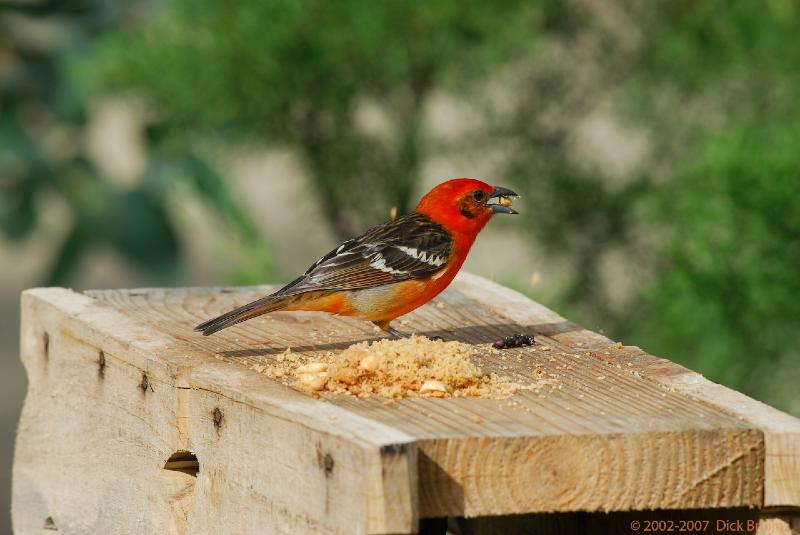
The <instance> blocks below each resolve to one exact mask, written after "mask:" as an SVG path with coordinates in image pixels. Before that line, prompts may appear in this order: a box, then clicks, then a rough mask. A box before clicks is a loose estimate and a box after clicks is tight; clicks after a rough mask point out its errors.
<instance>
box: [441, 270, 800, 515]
mask: <svg viewBox="0 0 800 535" xmlns="http://www.w3.org/2000/svg"><path fill="white" fill-rule="evenodd" d="M455 287H456V288H458V291H459V292H460V293H462V294H464V295H465V296H468V297H471V298H473V299H485V297H486V295H488V294H491V295H493V296H494V298H493V299H492V300H491V301H490V302H488V306H489V307H490V308H491V309H492V311H493V312H494V313H496V314H497V315H498V316H501V317H505V318H508V320H509V321H512V322H515V323H519V324H521V325H526V326H529V327H530V328H531V329H533V330H535V331H537V332H541V333H543V334H547V335H548V336H550V337H551V338H553V339H555V340H558V341H559V342H560V343H561V344H563V345H565V346H567V347H569V348H572V349H584V350H589V351H588V354H589V355H591V356H592V357H593V358H595V359H598V360H600V361H602V362H607V363H609V364H612V365H615V366H616V365H618V364H624V365H627V363H631V364H632V366H631V369H632V370H634V371H636V372H637V373H639V374H640V375H641V376H642V377H645V378H646V379H647V380H650V381H655V382H658V383H660V384H663V385H665V386H667V387H669V388H670V390H674V391H676V392H679V393H681V394H686V395H688V396H690V397H691V399H694V400H699V401H702V402H703V403H706V404H709V405H711V406H713V407H716V408H719V409H720V410H722V411H725V412H727V413H729V414H731V415H734V416H735V417H736V418H738V419H740V420H741V421H743V422H747V423H748V424H750V425H752V426H753V427H755V428H757V429H759V430H761V431H762V432H763V434H764V445H765V460H764V506H765V507H800V419H797V418H795V417H793V416H790V415H788V414H786V413H784V412H781V411H779V410H777V409H775V408H773V407H770V406H769V405H766V404H764V403H761V402H759V401H757V400H754V399H752V398H749V397H747V396H745V395H744V394H741V393H740V392H736V391H735V390H731V389H729V388H726V387H724V386H722V385H719V384H716V383H713V382H712V381H709V380H708V379H706V378H705V377H703V376H702V375H700V374H699V373H697V372H694V371H692V370H689V369H687V368H684V367H683V366H680V365H678V364H675V363H674V362H670V361H669V360H666V359H662V358H657V357H653V356H652V355H649V354H647V353H645V352H644V351H642V350H641V349H640V348H638V347H634V346H628V347H625V348H624V349H623V350H621V351H620V350H611V349H610V348H609V346H610V345H611V344H612V342H611V340H609V339H607V338H605V337H604V336H602V335H600V334H597V333H594V332H591V331H588V330H586V329H583V328H582V327H580V326H578V325H575V324H573V323H571V322H569V321H567V320H565V319H564V318H563V317H561V316H559V315H558V314H556V313H555V312H553V311H551V310H549V309H547V308H545V307H543V306H541V305H539V304H537V303H534V302H533V301H531V300H529V299H528V298H526V297H525V296H523V295H521V294H519V293H517V292H515V291H513V290H510V289H508V288H505V287H503V286H500V285H497V284H494V283H488V282H487V281H486V280H485V279H483V278H480V277H476V276H474V275H470V274H463V275H462V276H460V277H459V278H458V279H457V280H456V282H455Z"/></svg>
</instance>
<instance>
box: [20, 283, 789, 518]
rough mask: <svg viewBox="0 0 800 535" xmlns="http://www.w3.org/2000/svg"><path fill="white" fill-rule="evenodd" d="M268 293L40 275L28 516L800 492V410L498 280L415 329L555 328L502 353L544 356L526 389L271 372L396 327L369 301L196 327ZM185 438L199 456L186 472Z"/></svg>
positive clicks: (426, 510) (316, 512)
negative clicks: (432, 390)
mask: <svg viewBox="0 0 800 535" xmlns="http://www.w3.org/2000/svg"><path fill="white" fill-rule="evenodd" d="M264 291H265V288H261V289H254V288H249V289H199V288H198V289H174V290H158V289H153V290H135V291H134V290H132V291H100V292H90V293H88V295H83V294H77V293H74V292H71V291H68V290H63V289H37V290H31V291H28V292H26V293H25V294H24V296H23V324H22V348H21V351H22V359H23V362H24V363H25V366H26V370H27V372H28V376H29V380H30V387H29V393H28V397H27V399H26V404H25V409H24V411H23V415H22V419H21V422H20V429H19V435H18V441H17V453H16V458H15V465H14V483H13V485H14V489H13V495H14V497H13V507H12V509H13V510H12V513H13V520H14V526H15V529H16V530H17V533H40V532H42V529H43V527H44V525H45V523H46V522H47V521H48V519H49V522H52V523H53V524H54V525H55V527H57V528H58V529H59V530H60V531H62V532H68V533H87V532H96V533H101V532H119V526H121V525H124V526H126V528H127V529H128V531H127V532H129V533H155V532H159V533H184V532H188V533H222V532H225V533H254V532H270V533H411V532H414V531H415V530H416V527H417V522H418V519H419V518H420V517H437V516H490V515H491V516H494V515H505V514H514V513H534V512H559V511H562V512H568V511H630V510H648V509H688V508H731V507H758V508H760V507H764V506H782V507H800V421H798V420H797V419H795V418H792V417H791V416H788V415H786V414H783V413H781V412H779V411H777V410H775V409H772V408H770V407H767V406H765V405H763V404H761V403H758V402H756V401H754V400H751V399H749V398H747V397H745V396H743V395H741V394H738V393H736V392H733V391H730V390H728V389H726V388H724V387H721V386H719V385H715V384H713V383H710V382H709V381H707V380H705V379H703V378H702V377H701V376H699V375H698V374H695V373H693V372H691V371H689V370H686V369H685V368H681V367H680V366H677V365H675V364H673V363H670V362H669V361H666V360H663V359H658V358H655V357H652V356H649V355H647V354H646V353H644V352H642V351H641V350H639V349H638V348H634V347H625V348H623V349H617V348H616V347H615V345H614V343H613V342H612V341H610V340H608V339H606V338H605V337H602V336H600V335H597V334H595V333H592V332H589V331H586V330H583V329H581V328H579V327H577V326H575V325H573V324H571V323H569V322H567V321H565V320H564V319H563V318H561V317H560V316H558V315H557V314H555V313H553V312H551V311H550V310H548V309H546V308H544V307H542V306H540V305H538V304H536V303H534V302H532V301H530V300H528V299H526V298H525V297H523V296H521V295H520V294H517V293H516V292H513V291H511V290H508V289H506V288H503V287H501V286H498V285H496V284H493V283H491V282H489V281H486V280H485V279H481V278H478V277H475V276H472V275H466V274H465V275H462V276H459V278H458V279H457V280H456V282H455V283H454V284H453V286H452V287H451V289H449V290H447V291H446V292H445V293H444V294H443V295H442V296H441V297H440V298H439V299H437V302H436V303H433V304H430V305H427V306H425V307H423V308H421V309H419V310H417V311H415V312H414V313H412V314H410V315H409V316H408V317H407V319H408V323H407V324H405V325H398V327H400V328H401V329H404V330H406V331H411V330H415V331H418V332H421V333H425V334H438V335H441V336H443V337H444V338H445V339H457V340H461V341H466V342H470V343H474V344H488V343H489V342H491V341H493V340H495V339H496V338H498V337H500V336H502V335H506V334H509V333H511V332H519V331H526V332H534V333H536V334H537V335H538V336H537V343H536V344H535V345H534V346H533V347H529V348H519V349H513V350H508V351H505V352H503V353H502V354H501V355H500V356H496V355H492V354H491V353H490V352H489V351H488V350H486V351H485V355H482V358H483V362H485V363H487V364H488V367H489V368H490V369H491V370H492V371H495V372H497V373H500V374H505V375H510V376H512V377H515V378H517V379H518V380H522V379H523V378H524V379H525V380H527V381H531V380H532V379H531V372H532V368H533V366H535V365H536V366H539V367H540V368H541V369H542V370H543V371H544V373H545V377H546V378H547V379H548V381H547V382H546V384H545V385H544V386H543V387H542V388H538V389H537V390H533V391H527V392H522V393H519V394H517V395H515V396H514V398H512V399H511V400H507V401H498V400H487V399H464V398H456V399H421V398H411V399H405V400H400V401H392V402H387V400H384V399H378V398H370V399H353V398H351V397H347V396H336V395H325V396H324V397H323V399H321V400H318V399H313V398H311V397H308V396H306V395H304V394H301V393H298V392H296V391H294V390H292V389H290V388H288V387H286V386H284V385H281V384H278V383H276V382H275V381H273V380H271V379H269V378H267V377H266V376H264V375H261V374H259V373H257V372H255V371H253V369H252V368H253V367H256V366H259V365H264V364H265V363H269V362H270V361H271V359H274V358H276V357H277V355H279V354H280V353H282V352H283V351H284V349H285V348H286V347H287V346H288V347H291V348H292V350H293V351H294V352H301V353H305V354H308V355H315V354H319V353H321V352H327V351H337V350H340V349H343V348H345V347H347V346H348V345H350V344H351V343H353V342H356V341H361V340H370V339H375V338H377V337H378V336H380V335H378V334H376V333H375V332H374V331H373V329H372V326H371V325H370V324H366V323H363V322H360V321H357V320H353V319H349V318H338V317H333V316H328V315H325V314H316V313H302V312H286V313H275V314H272V315H269V316H266V317H264V318H259V319H256V320H253V321H250V322H246V323H244V324H241V325H239V326H236V327H234V328H231V329H229V330H227V331H223V332H222V333H220V334H219V335H217V336H213V337H208V338H205V337H202V336H201V335H199V334H197V333H194V332H192V327H193V326H194V325H195V324H197V323H198V322H200V321H201V320H204V319H207V318H208V317H211V316H212V315H214V314H217V313H219V312H221V311H223V310H226V309H228V308H230V307H233V306H234V305H238V304H242V303H244V302H246V301H248V300H250V299H252V298H253V297H254V296H256V295H260V294H262V293H263V292H264ZM478 347H479V348H488V345H483V346H481V345H479V346H478ZM476 422H478V423H476ZM178 452H193V453H194V454H196V456H197V460H198V461H199V472H197V473H193V471H192V470H190V469H184V470H166V469H164V466H165V464H167V463H168V460H169V459H170V458H171V457H172V456H173V455H174V454H176V453H178ZM174 459H179V461H173V462H172V464H170V465H169V466H171V467H175V466H184V465H182V464H180V463H181V462H183V461H180V459H183V457H181V455H178V456H177V457H174Z"/></svg>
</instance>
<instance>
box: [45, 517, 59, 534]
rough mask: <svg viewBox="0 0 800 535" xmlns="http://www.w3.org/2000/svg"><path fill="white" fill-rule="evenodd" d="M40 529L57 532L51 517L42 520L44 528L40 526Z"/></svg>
mask: <svg viewBox="0 0 800 535" xmlns="http://www.w3.org/2000/svg"><path fill="white" fill-rule="evenodd" d="M42 529H46V530H49V531H58V526H56V523H55V521H54V520H53V517H52V516H48V517H47V518H45V519H44V526H42Z"/></svg>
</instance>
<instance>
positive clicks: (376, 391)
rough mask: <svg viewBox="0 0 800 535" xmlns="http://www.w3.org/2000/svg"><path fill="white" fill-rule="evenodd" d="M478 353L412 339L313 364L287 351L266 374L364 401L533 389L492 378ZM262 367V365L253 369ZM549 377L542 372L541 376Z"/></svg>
mask: <svg viewBox="0 0 800 535" xmlns="http://www.w3.org/2000/svg"><path fill="white" fill-rule="evenodd" d="M473 356H474V348H473V346H471V345H469V344H464V343H461V342H444V341H441V340H435V341H434V340H429V339H428V338H426V337H423V336H412V337H410V338H405V339H402V340H389V339H383V340H378V341H375V342H371V343H370V342H360V343H357V344H353V345H351V346H350V347H348V348H347V349H345V350H344V351H342V352H341V353H338V354H334V353H330V352H329V353H327V354H326V355H323V356H322V357H321V358H320V360H319V361H315V362H309V361H308V359H307V358H306V357H305V356H303V355H294V354H292V353H291V352H290V351H288V350H287V351H286V352H284V353H282V354H281V355H278V357H277V358H276V359H275V360H276V361H277V362H276V363H275V365H273V366H264V367H263V370H257V371H261V372H262V373H265V374H266V375H269V376H271V377H273V378H275V379H285V380H286V381H287V382H288V380H290V379H294V381H293V382H292V383H291V384H292V386H294V387H295V388H297V389H298V390H301V391H304V392H308V393H312V394H315V393H321V392H324V391H327V392H333V393H339V394H347V395H353V396H356V397H359V398H365V397H369V396H379V397H384V398H404V397H408V396H422V397H440V398H444V397H484V398H492V399H505V398H508V397H510V396H511V395H513V394H514V393H515V392H516V391H517V390H520V389H522V388H529V386H523V385H518V384H516V383H514V382H512V381H511V379H509V378H507V377H501V376H498V375H496V374H489V373H487V372H485V371H484V370H483V368H481V367H480V366H479V365H478V364H476V363H475V361H474V359H473ZM256 367H258V368H261V366H260V365H257V366H254V367H253V369H255V368H256ZM543 376H544V372H541V377H543Z"/></svg>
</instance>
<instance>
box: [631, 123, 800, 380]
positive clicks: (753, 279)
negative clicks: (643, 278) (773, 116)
mask: <svg viewBox="0 0 800 535" xmlns="http://www.w3.org/2000/svg"><path fill="white" fill-rule="evenodd" d="M797 125H798V123H797V122H794V121H792V122H791V123H790V124H788V125H787V124H776V125H772V126H766V127H763V126H762V127H758V126H753V127H749V128H739V129H736V130H733V131H731V132H728V133H727V134H726V135H724V136H723V137H721V138H720V139H717V140H714V141H713V142H711V143H710V144H709V146H708V148H707V149H705V151H704V152H703V154H702V155H701V156H700V157H699V158H698V160H697V161H696V162H695V163H693V164H692V165H691V166H690V167H689V168H688V169H686V171H684V172H683V174H682V175H681V176H680V177H679V178H678V179H677V180H676V182H675V183H673V184H670V185H669V186H668V188H665V190H669V191H664V192H663V193H662V197H661V200H662V202H663V206H662V210H661V212H660V216H661V219H659V221H671V222H672V226H671V227H672V228H671V235H670V236H669V238H668V239H667V240H666V259H667V260H668V261H669V263H670V267H669V269H668V271H667V272H666V273H665V274H664V276H663V278H662V279H660V280H659V281H658V282H657V283H656V285H655V286H654V288H653V292H652V294H651V296H650V297H651V303H652V306H653V307H654V312H655V314H654V315H653V316H651V317H650V324H649V325H648V328H647V336H646V337H644V336H643V337H642V338H643V339H645V338H646V339H647V340H648V344H650V345H652V344H657V343H658V344H661V345H663V347H664V349H665V350H668V351H669V352H670V353H669V354H670V355H674V356H676V357H680V358H683V359H685V360H687V361H690V362H693V363H696V364H697V365H699V366H700V367H701V368H703V369H705V370H709V371H710V372H711V373H712V374H714V376H715V377H716V378H718V379H720V380H722V381H724V382H726V383H728V384H733V385H734V386H739V387H741V386H748V383H747V381H748V377H749V374H748V370H752V367H753V365H754V362H753V359H759V360H762V359H766V362H769V361H772V362H774V361H775V360H776V359H777V358H779V357H780V356H782V355H784V354H788V353H790V352H796V349H795V348H796V347H797V345H798V342H800V330H798V318H800V300H798V299H797V296H798V295H800V275H799V274H798V266H800V240H798V236H800V179H798V177H800V157H798V149H800V128H798V126H797ZM675 193H678V194H675ZM749 386H752V384H750V385H749Z"/></svg>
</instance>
